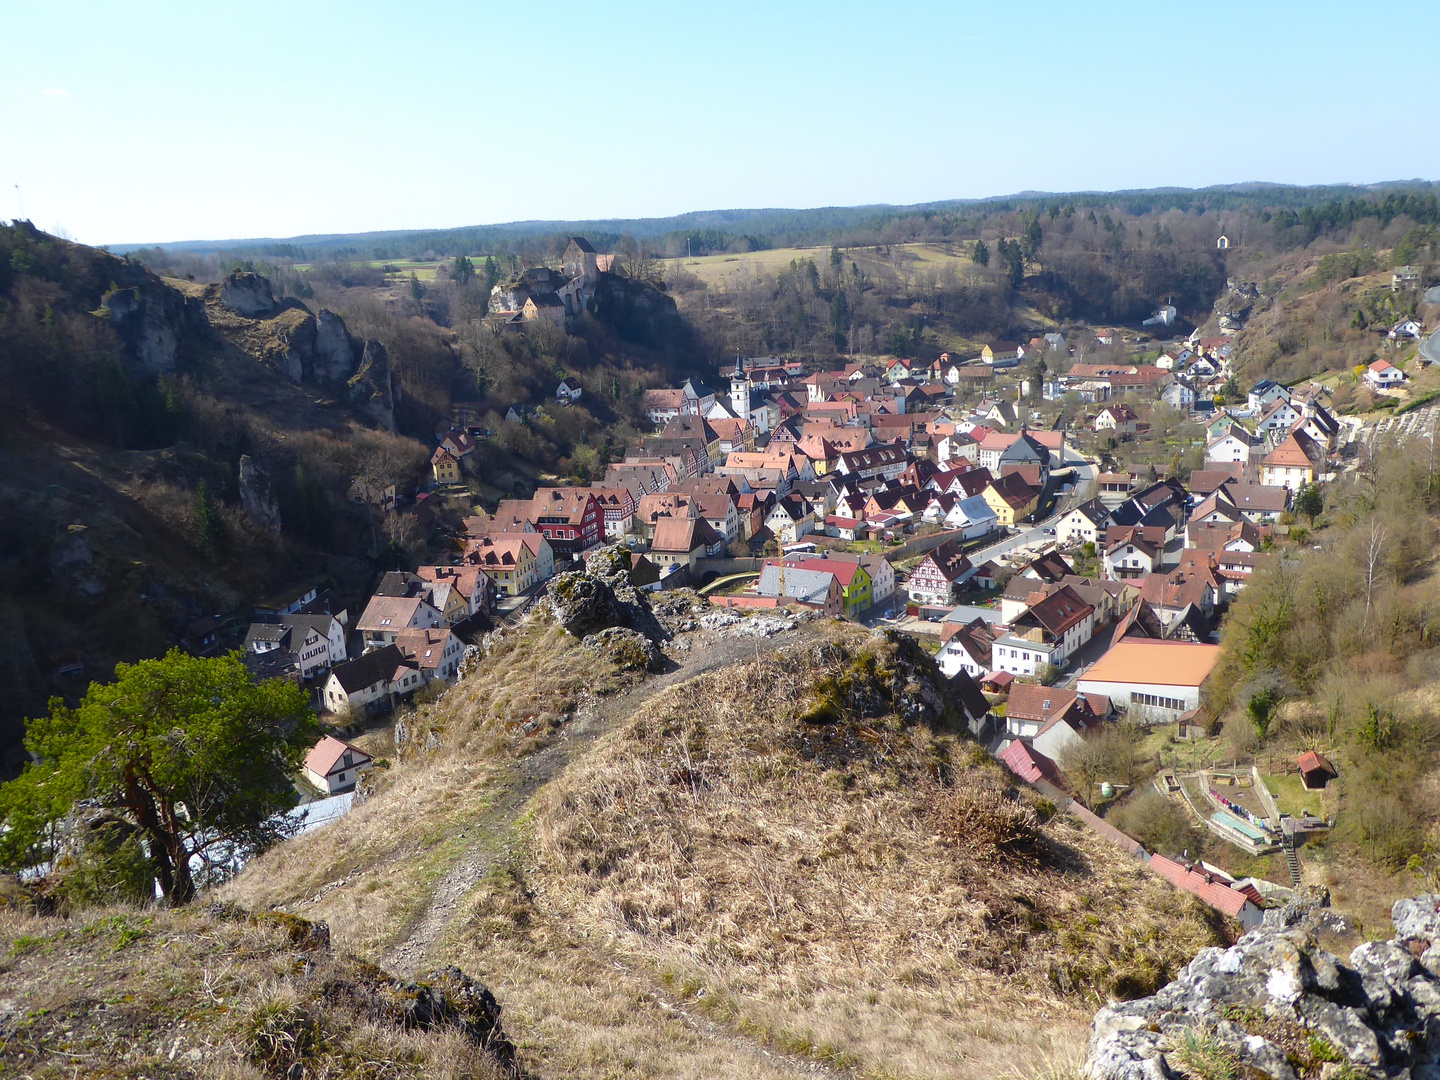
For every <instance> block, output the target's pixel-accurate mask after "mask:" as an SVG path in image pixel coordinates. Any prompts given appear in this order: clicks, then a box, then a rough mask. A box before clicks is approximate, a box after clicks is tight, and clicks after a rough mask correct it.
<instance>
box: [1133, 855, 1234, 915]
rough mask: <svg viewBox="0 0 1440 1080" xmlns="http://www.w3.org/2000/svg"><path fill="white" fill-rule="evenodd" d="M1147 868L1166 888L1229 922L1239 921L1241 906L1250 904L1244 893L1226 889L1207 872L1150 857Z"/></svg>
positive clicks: (1154, 856) (1158, 857)
mask: <svg viewBox="0 0 1440 1080" xmlns="http://www.w3.org/2000/svg"><path fill="white" fill-rule="evenodd" d="M1149 865H1150V869H1151V870H1154V871H1155V872H1156V873H1157V874H1159V875H1160V876H1161V877H1163V878H1164V879H1165V880H1166V881H1168V882H1170V884H1172V885H1174V886H1176V887H1177V888H1180V889H1184V890H1185V891H1186V892H1188V893H1192V894H1194V895H1195V896H1198V897H1199V898H1200V899H1201V900H1203V901H1205V903H1207V904H1209V905H1210V906H1211V907H1213V908H1214V909H1215V910H1216V911H1219V912H1222V913H1223V914H1225V915H1229V916H1230V917H1231V918H1232V919H1236V918H1239V917H1240V912H1242V911H1244V910H1245V905H1246V904H1248V903H1250V902H1251V901H1250V898H1249V897H1247V896H1246V895H1245V894H1244V893H1242V892H1240V891H1238V890H1236V889H1232V888H1230V886H1229V885H1228V884H1226V883H1225V882H1224V881H1223V880H1221V879H1219V878H1217V877H1216V876H1215V875H1214V874H1212V873H1210V872H1209V871H1208V870H1204V869H1197V868H1195V867H1193V866H1187V865H1186V864H1185V863H1182V862H1176V861H1175V860H1174V859H1167V858H1166V857H1165V856H1163V855H1151V856H1150V864H1149Z"/></svg>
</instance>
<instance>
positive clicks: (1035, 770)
mask: <svg viewBox="0 0 1440 1080" xmlns="http://www.w3.org/2000/svg"><path fill="white" fill-rule="evenodd" d="M1000 760H1001V761H1002V762H1003V763H1004V765H1005V767H1006V768H1007V769H1009V770H1010V771H1011V772H1013V773H1014V774H1015V775H1016V776H1018V777H1019V778H1020V779H1021V780H1024V781H1025V782H1026V783H1027V784H1033V783H1036V782H1037V781H1040V780H1045V781H1047V782H1049V783H1051V784H1054V785H1055V786H1056V787H1058V788H1063V787H1064V786H1065V777H1064V775H1063V774H1062V773H1061V772H1060V769H1059V767H1058V766H1057V765H1056V764H1055V762H1053V761H1051V760H1050V759H1049V758H1048V757H1046V756H1045V755H1044V754H1042V753H1041V752H1040V751H1039V750H1036V749H1035V748H1034V747H1033V746H1026V745H1025V744H1024V743H1023V742H1021V741H1020V740H1019V739H1016V740H1014V741H1013V742H1012V743H1011V744H1010V745H1009V746H1008V747H1006V748H1005V752H1004V753H1003V754H1001V755H1000Z"/></svg>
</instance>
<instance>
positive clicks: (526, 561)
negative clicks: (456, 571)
mask: <svg viewBox="0 0 1440 1080" xmlns="http://www.w3.org/2000/svg"><path fill="white" fill-rule="evenodd" d="M534 540H538V542H539V544H543V545H545V546H546V547H547V548H548V546H549V541H548V540H546V539H545V537H543V536H541V535H540V534H539V533H496V534H494V535H491V536H479V537H476V538H475V539H473V540H470V541H469V542H468V543H467V544H466V545H465V562H467V563H469V564H471V565H473V566H478V567H480V569H481V570H484V571H485V573H486V574H488V575H489V577H490V580H491V581H493V582H495V588H496V589H498V590H499V591H500V593H501V595H503V596H519V595H520V594H521V593H523V592H524V591H525V590H526V589H528V588H530V587H531V586H532V585H534V584H535V583H536V582H537V581H541V580H543V579H542V578H541V577H540V576H539V574H538V571H537V568H536V561H537V560H536V553H535V551H534V550H533V549H532V547H531V541H534ZM537 546H538V545H537ZM552 561H553V556H552Z"/></svg>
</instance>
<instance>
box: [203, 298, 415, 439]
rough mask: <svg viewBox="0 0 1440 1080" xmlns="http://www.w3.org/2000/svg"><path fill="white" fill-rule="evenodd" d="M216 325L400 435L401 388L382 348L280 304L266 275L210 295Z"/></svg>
mask: <svg viewBox="0 0 1440 1080" xmlns="http://www.w3.org/2000/svg"><path fill="white" fill-rule="evenodd" d="M205 297H206V301H207V303H208V305H209V317H210V325H211V326H212V327H213V328H214V329H215V330H216V332H218V333H219V334H220V335H221V336H222V337H224V338H226V339H227V340H229V341H231V342H232V343H234V344H236V345H238V346H239V347H240V348H241V349H242V350H243V351H245V352H247V353H249V354H250V355H252V356H254V357H256V358H257V359H259V360H260V361H261V362H262V363H264V364H266V365H268V366H270V367H272V368H274V369H276V370H277V371H279V372H281V373H282V374H284V375H285V377H286V378H288V379H289V380H290V381H291V382H295V383H318V384H320V385H322V386H327V385H328V386H334V387H337V388H338V387H342V386H343V387H344V393H345V396H346V397H348V399H349V400H350V402H351V403H352V404H354V405H356V406H358V407H359V408H360V409H361V411H363V412H364V413H365V414H366V415H367V416H368V417H369V418H370V419H372V420H373V421H375V422H376V423H378V424H380V425H382V426H383V427H385V428H386V429H388V430H390V431H394V430H395V404H396V402H398V401H399V399H400V386H399V384H398V383H397V382H396V380H395V377H394V374H393V373H392V372H391V369H390V357H389V354H388V353H386V351H385V346H383V345H381V344H380V342H378V341H364V342H362V341H361V340H360V339H359V338H356V337H355V336H354V335H353V334H351V333H350V331H349V329H348V328H347V327H346V326H345V321H344V320H343V319H342V318H341V317H340V316H339V315H337V314H335V312H333V311H328V310H324V311H321V312H320V314H319V315H318V316H315V315H311V314H310V312H309V310H308V309H307V308H306V307H305V305H304V304H302V303H300V301H298V300H295V299H293V298H290V299H285V300H278V301H277V300H276V299H275V298H274V297H273V296H272V295H271V291H270V282H269V280H268V279H266V278H264V277H262V276H261V275H259V274H252V273H243V272H238V271H237V272H236V273H233V274H231V275H230V276H229V277H227V278H226V279H225V280H224V281H223V282H221V283H220V284H219V285H211V286H208V287H207V288H206V290H205Z"/></svg>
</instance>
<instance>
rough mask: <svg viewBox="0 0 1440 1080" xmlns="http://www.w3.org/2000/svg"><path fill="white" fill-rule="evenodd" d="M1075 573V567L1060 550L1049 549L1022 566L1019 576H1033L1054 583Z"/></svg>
mask: <svg viewBox="0 0 1440 1080" xmlns="http://www.w3.org/2000/svg"><path fill="white" fill-rule="evenodd" d="M1032 571H1033V573H1032ZM1073 573H1075V568H1074V567H1073V566H1071V565H1070V564H1069V563H1068V562H1067V561H1066V560H1065V556H1064V555H1061V554H1060V553H1059V552H1058V551H1048V552H1046V553H1045V554H1044V555H1041V556H1040V557H1039V558H1038V559H1032V560H1030V562H1029V563H1027V564H1026V565H1025V566H1023V567H1021V568H1020V571H1019V573H1018V574H1017V575H1016V576H1017V577H1033V578H1038V579H1039V580H1040V581H1044V582H1047V583H1054V582H1057V581H1059V580H1061V579H1062V578H1064V577H1066V576H1068V575H1070V574H1073Z"/></svg>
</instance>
